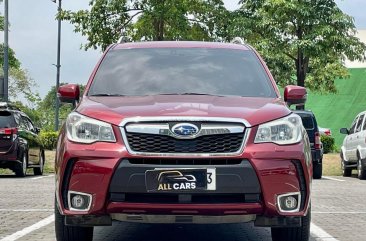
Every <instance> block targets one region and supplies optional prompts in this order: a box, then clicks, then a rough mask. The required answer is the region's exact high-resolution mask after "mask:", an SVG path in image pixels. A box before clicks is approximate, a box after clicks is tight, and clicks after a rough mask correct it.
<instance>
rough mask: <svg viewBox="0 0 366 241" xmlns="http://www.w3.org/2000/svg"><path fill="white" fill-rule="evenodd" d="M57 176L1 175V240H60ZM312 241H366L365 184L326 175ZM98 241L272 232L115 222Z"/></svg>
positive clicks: (100, 231)
mask: <svg viewBox="0 0 366 241" xmlns="http://www.w3.org/2000/svg"><path fill="white" fill-rule="evenodd" d="M53 190H54V177H53V176H52V175H51V176H44V177H38V178H37V177H26V178H15V177H13V176H0V193H1V195H0V241H15V240H20V241H25V240H28V241H33V240H34V241H43V240H45V241H46V240H47V241H50V240H52V241H53V240H55V235H54V223H53V217H52V215H53V201H54V194H53ZM312 190H313V193H312V210H313V212H312V217H313V218H312V221H313V225H312V238H311V239H310V240H311V241H315V240H316V241H321V240H324V241H337V240H339V241H353V240H355V241H356V240H357V241H359V240H365V237H366V229H365V228H364V227H366V207H365V206H364V204H363V203H364V202H363V201H364V199H365V197H366V181H360V180H358V179H357V178H355V177H350V178H344V177H325V178H323V179H322V180H314V181H313V186H312ZM94 237H95V238H94V240H97V241H102V240H103V241H112V240H114V241H123V240H129V241H165V240H166V241H168V240H169V241H171V240H172V239H174V240H177V241H180V240H182V241H183V240H184V241H186V240H200V241H206V240H207V241H208V240H210V241H215V240H217V241H218V240H220V241H221V240H231V241H232V240H253V241H259V240H263V241H269V240H271V238H270V229H269V228H257V227H254V226H253V224H252V223H247V224H231V225H147V224H146V225H141V224H133V223H120V222H114V223H113V226H111V227H103V228H101V227H98V228H95V231H94Z"/></svg>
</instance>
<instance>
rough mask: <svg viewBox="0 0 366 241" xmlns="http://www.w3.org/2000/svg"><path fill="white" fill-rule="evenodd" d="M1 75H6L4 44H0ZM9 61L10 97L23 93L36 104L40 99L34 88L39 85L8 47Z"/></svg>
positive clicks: (0, 18)
mask: <svg viewBox="0 0 366 241" xmlns="http://www.w3.org/2000/svg"><path fill="white" fill-rule="evenodd" d="M3 26H4V17H3V16H0V31H3V30H4V28H3ZM0 53H1V55H0V76H3V75H4V71H3V66H4V44H0ZM8 63H9V85H8V86H9V97H10V98H12V99H17V98H18V97H19V96H20V95H21V94H22V95H23V96H24V98H25V99H26V100H27V101H28V102H29V103H30V104H33V105H34V104H36V102H37V101H39V100H40V97H39V95H38V93H37V92H35V91H34V90H33V88H35V87H36V86H37V85H36V83H35V81H34V80H33V79H32V78H31V77H30V75H29V73H28V71H27V70H25V69H23V68H22V67H21V63H20V61H19V60H18V59H17V58H16V56H15V52H14V50H13V49H11V48H8Z"/></svg>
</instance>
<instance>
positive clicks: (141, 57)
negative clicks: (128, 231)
mask: <svg viewBox="0 0 366 241" xmlns="http://www.w3.org/2000/svg"><path fill="white" fill-rule="evenodd" d="M79 93H80V91H79V88H78V86H77V85H73V84H69V85H66V86H61V87H60V88H59V90H58V94H59V97H60V100H63V101H70V102H73V103H75V102H78V101H79ZM306 96H307V94H306V89H305V88H302V87H298V86H287V87H286V88H285V94H284V100H285V101H286V102H287V103H288V104H300V103H304V102H305V100H306ZM55 166H56V168H55V170H56V175H55V177H56V200H57V202H56V203H55V231H56V238H57V240H58V241H61V240H64V241H65V240H67V241H71V240H75V241H76V240H77V241H90V240H92V236H93V227H94V226H105V225H112V220H116V221H122V222H139V223H186V224H187V223H190V224H199V223H208V224H220V223H241V222H254V224H255V225H256V226H261V227H271V228H272V240H274V241H294V240H296V241H307V240H308V239H309V233H310V222H311V207H310V203H311V200H310V198H311V195H310V193H311V191H310V187H311V180H312V176H311V174H312V161H311V152H310V142H309V138H308V135H307V134H306V130H305V128H304V127H303V125H302V123H301V118H300V117H299V116H298V115H296V114H294V113H292V111H291V110H290V109H289V108H288V107H287V105H286V103H285V102H284V101H283V100H282V98H281V96H280V93H279V91H278V88H277V86H276V82H275V81H274V79H273V77H272V75H271V74H270V72H269V70H268V68H267V67H266V65H265V63H264V61H263V60H262V59H261V57H260V56H259V55H258V53H257V52H256V51H255V50H254V49H253V48H252V47H251V46H248V45H246V44H241V43H236V44H234V43H230V44H229V43H210V42H180V41H174V42H164V41H162V42H141V43H119V44H114V45H112V46H110V47H109V48H108V49H107V50H106V52H105V53H104V55H103V57H102V59H101V62H100V64H98V65H97V66H96V68H95V71H94V72H93V74H92V76H91V77H90V80H89V82H88V84H87V87H86V89H85V92H84V95H83V98H82V99H81V101H80V103H79V104H78V106H77V107H76V109H75V110H74V111H73V112H72V113H71V114H70V115H69V116H68V117H67V120H66V123H64V125H63V126H62V128H61V130H60V135H59V139H58V144H57V154H56V163H55ZM173 238H174V237H173Z"/></svg>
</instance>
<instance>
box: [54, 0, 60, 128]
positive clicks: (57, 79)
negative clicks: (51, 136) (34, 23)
mask: <svg viewBox="0 0 366 241" xmlns="http://www.w3.org/2000/svg"><path fill="white" fill-rule="evenodd" d="M52 1H53V2H54V3H56V0H52ZM61 3H62V0H58V9H57V11H58V13H59V14H60V13H61V10H62V8H61ZM60 52H61V19H60V18H58V35H57V64H56V68H57V74H56V96H55V98H56V110H55V131H58V126H59V110H60V102H59V100H58V98H57V91H58V88H59V86H60V68H61V63H60Z"/></svg>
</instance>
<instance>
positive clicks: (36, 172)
mask: <svg viewBox="0 0 366 241" xmlns="http://www.w3.org/2000/svg"><path fill="white" fill-rule="evenodd" d="M39 161H40V164H39V167H34V168H33V172H34V175H36V176H42V175H43V170H44V164H45V159H44V152H43V151H42V152H41V153H39ZM41 162H42V164H41Z"/></svg>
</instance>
